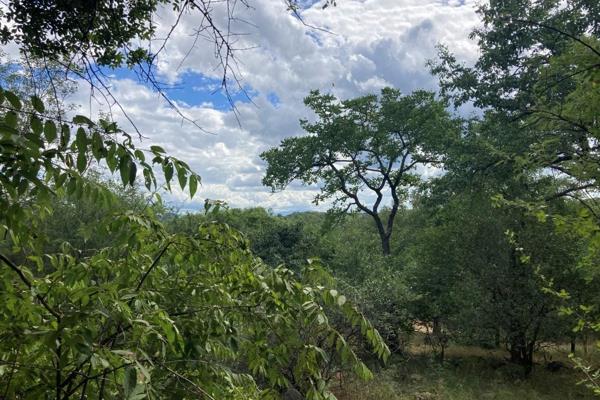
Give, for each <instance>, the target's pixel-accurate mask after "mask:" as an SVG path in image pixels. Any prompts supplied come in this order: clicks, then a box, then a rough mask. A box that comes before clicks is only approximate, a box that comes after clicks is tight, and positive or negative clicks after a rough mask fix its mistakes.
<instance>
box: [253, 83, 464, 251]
mask: <svg viewBox="0 0 600 400" xmlns="http://www.w3.org/2000/svg"><path fill="white" fill-rule="evenodd" d="M305 104H306V105H307V106H308V107H310V108H311V109H312V110H313V111H314V112H315V114H316V116H317V121H316V122H309V121H308V120H303V121H301V125H302V128H303V129H304V130H305V131H306V133H307V135H306V136H300V137H290V138H287V139H284V140H283V141H282V142H281V145H280V146H279V147H277V148H273V149H271V150H268V151H266V152H264V153H262V154H261V157H262V158H263V159H264V160H265V161H266V162H267V171H266V174H265V177H264V179H263V183H264V184H265V185H267V186H270V187H271V188H272V189H273V190H277V189H283V188H285V187H286V186H287V185H288V184H289V183H290V182H292V181H294V180H299V181H302V182H303V183H305V184H320V185H321V193H320V194H319V195H317V196H316V197H315V202H316V203H319V202H322V201H326V200H330V199H331V200H332V204H333V208H332V211H333V212H341V213H345V212H348V211H352V210H358V211H361V212H365V213H367V214H368V215H370V216H371V217H372V218H373V220H374V221H375V224H376V227H377V231H378V233H379V236H380V239H381V245H382V249H383V252H384V254H389V253H390V237H391V235H392V230H393V226H394V219H395V217H396V214H397V212H398V209H399V208H400V207H401V206H402V205H403V202H405V201H406V199H407V195H408V193H409V191H410V189H411V188H414V187H415V186H416V185H418V184H419V182H420V181H421V179H422V178H421V176H422V173H423V172H424V170H425V169H426V168H431V167H440V166H441V164H442V161H443V158H442V152H441V150H442V149H443V148H444V146H447V145H449V144H450V143H452V140H453V138H454V137H456V135H457V134H458V131H459V128H460V121H458V120H456V119H453V118H452V117H451V116H450V114H449V113H448V112H447V111H446V109H445V107H446V104H445V103H444V102H443V101H441V100H436V99H435V96H434V94H433V93H431V92H426V91H418V92H414V93H412V94H410V95H404V96H403V95H401V93H400V92H399V91H398V90H395V89H391V88H387V89H383V90H382V92H381V95H380V96H375V95H369V96H364V97H359V98H356V99H350V100H339V99H337V98H335V97H334V96H333V95H329V94H321V93H319V92H318V91H315V92H312V93H311V94H310V96H308V97H307V98H306V99H305ZM388 201H389V202H390V204H387V202H388ZM388 205H389V212H387V214H386V215H385V216H384V215H382V213H381V210H382V209H383V207H385V206H388Z"/></svg>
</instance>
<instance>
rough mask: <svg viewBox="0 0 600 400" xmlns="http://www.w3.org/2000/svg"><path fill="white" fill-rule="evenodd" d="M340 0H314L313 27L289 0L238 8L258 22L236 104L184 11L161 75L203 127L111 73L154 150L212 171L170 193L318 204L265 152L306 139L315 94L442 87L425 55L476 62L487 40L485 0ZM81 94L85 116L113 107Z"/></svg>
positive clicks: (288, 208)
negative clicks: (481, 18)
mask: <svg viewBox="0 0 600 400" xmlns="http://www.w3.org/2000/svg"><path fill="white" fill-rule="evenodd" d="M215 4H217V3H215ZM337 4H338V5H337V7H328V8H326V9H322V7H321V2H318V1H317V2H315V1H312V0H308V1H304V2H303V6H304V9H303V11H302V16H303V19H304V22H305V23H306V25H305V24H303V23H301V22H300V21H299V20H298V19H297V18H295V17H293V16H291V15H290V14H289V13H288V12H287V11H286V8H285V4H284V1H283V0H251V5H252V8H247V9H246V8H239V9H238V11H237V12H238V13H239V15H238V16H239V17H240V20H242V19H243V20H245V21H248V23H238V24H237V25H236V24H234V25H233V27H232V29H233V30H234V32H236V33H243V35H241V36H239V37H238V39H237V42H236V46H237V47H239V48H246V49H247V50H243V51H239V52H238V53H236V59H237V64H236V67H235V69H234V70H233V72H234V73H235V74H236V76H237V77H238V78H239V84H240V86H241V87H243V88H244V89H245V93H243V92H241V91H239V90H238V87H236V85H235V82H233V81H232V82H231V84H230V86H229V87H230V89H231V93H232V98H233V101H234V104H235V110H232V107H231V104H230V103H229V101H228V99H227V97H226V96H225V95H224V93H223V91H222V90H220V82H221V78H222V72H223V71H222V70H221V69H220V68H219V63H218V60H217V59H215V53H214V47H213V46H211V43H210V42H208V41H201V42H200V44H198V42H197V41H194V35H193V32H194V30H195V29H196V28H197V24H198V23H199V22H198V20H197V17H195V16H194V15H193V14H190V15H186V16H184V18H183V19H182V21H181V22H180V24H179V25H178V27H177V29H176V30H175V31H174V32H173V34H172V35H171V38H170V41H169V42H168V43H167V45H166V47H165V49H164V51H163V52H162V53H161V54H160V57H159V58H158V64H157V69H156V75H157V77H158V78H159V80H160V81H161V82H164V83H165V87H166V88H167V89H166V90H165V93H166V94H167V95H168V96H169V98H170V99H171V100H172V101H174V102H175V103H176V104H177V107H178V109H179V111H180V113H181V114H183V115H185V116H186V118H189V119H192V120H194V121H196V123H197V124H198V125H200V126H201V127H202V128H203V129H204V131H203V130H200V129H198V128H196V127H194V126H193V125H192V124H189V123H187V122H185V121H184V120H182V118H181V115H180V114H178V113H177V112H175V111H174V110H173V109H172V108H171V107H169V105H168V104H166V102H165V101H164V100H162V99H161V98H160V96H158V94H157V93H156V92H155V91H154V90H152V88H151V87H148V86H147V85H145V84H144V83H142V82H140V81H139V80H138V79H137V76H136V75H135V74H133V73H132V72H130V71H127V70H122V69H120V70H116V71H109V73H110V74H111V76H112V78H111V87H112V92H113V94H114V95H115V97H116V98H117V99H118V100H119V102H120V103H121V105H122V106H123V108H124V109H125V111H126V112H127V114H128V116H129V117H130V118H132V119H133V120H134V121H135V123H136V126H137V127H138V129H140V131H141V132H142V133H143V135H144V136H145V137H146V139H144V143H143V145H150V144H159V145H162V146H163V147H165V148H166V149H167V150H168V151H169V152H171V153H172V154H173V155H175V156H177V157H180V158H181V159H183V160H184V161H186V162H188V163H189V164H190V165H191V166H192V168H194V169H195V170H196V171H197V172H198V173H199V174H200V175H201V176H202V178H203V181H202V186H201V188H200V189H199V194H198V195H197V199H194V200H190V199H188V198H187V197H186V196H185V195H184V194H183V193H179V192H174V193H173V194H171V195H169V196H167V198H168V199H169V200H170V201H172V202H173V203H174V204H176V205H178V206H179V207H181V208H185V209H196V208H202V206H203V203H204V199H205V198H210V199H219V200H224V201H226V202H227V203H229V204H230V205H231V206H233V207H252V206H262V207H266V208H270V209H272V210H274V211H276V212H284V213H287V212H293V211H297V210H306V209H315V207H314V205H312V203H311V200H312V198H313V197H314V195H315V194H316V192H317V190H318V188H317V187H316V186H313V187H304V186H302V185H300V184H293V185H291V186H290V188H289V189H288V190H286V191H284V192H282V193H275V194H273V193H271V192H270V190H269V189H268V188H265V187H263V186H262V185H261V179H262V176H263V175H264V169H265V166H264V165H263V163H262V161H261V160H260V158H259V154H260V153H261V152H262V151H264V150H266V149H268V148H270V147H272V146H276V145H277V144H278V143H279V142H280V141H281V139H283V138H284V137H287V136H292V135H300V134H302V130H301V129H300V127H299V124H298V120H299V119H300V118H307V117H308V118H310V117H311V115H310V113H309V111H308V110H307V109H306V108H305V107H304V104H303V98H304V97H305V96H306V95H307V94H308V93H309V91H310V90H312V89H319V90H321V91H323V92H331V93H333V94H335V95H337V96H339V97H341V98H349V97H355V96H359V95H364V94H367V93H375V92H378V91H379V90H380V89H381V88H382V87H385V86H394V87H397V88H400V89H401V90H402V91H404V92H410V91H412V90H414V89H417V88H426V89H435V88H436V81H435V79H434V78H433V77H431V76H430V75H429V73H428V71H427V68H426V67H425V62H426V60H427V59H429V58H432V57H435V52H436V50H435V46H436V45H438V44H445V45H447V46H448V47H449V48H450V49H451V50H452V51H453V52H455V53H456V55H457V57H458V58H459V59H463V60H465V61H466V62H467V63H468V62H471V61H473V60H474V59H475V57H476V44H475V43H473V42H472V41H470V40H469V39H468V34H469V32H470V31H471V30H472V29H473V28H474V27H475V26H476V25H477V24H478V19H477V16H476V14H475V12H474V8H475V2H474V0H339V1H338V2H337ZM215 7H216V8H215V14H214V15H215V18H216V21H222V22H224V21H225V18H224V15H225V14H224V10H220V9H219V8H218V7H219V6H218V5H216V6H215ZM159 17H160V18H158V23H159V30H158V34H157V36H158V37H164V36H166V32H167V31H168V30H169V29H170V25H171V24H172V22H173V21H174V18H175V15H173V14H172V13H170V11H169V10H165V11H164V12H162V13H161V15H160V16H159ZM218 23H219V22H218ZM307 25H310V26H313V27H324V28H327V30H329V32H324V31H321V30H318V29H313V28H311V27H310V26H307ZM161 35H163V36H161ZM248 97H249V98H250V99H251V100H252V101H250V100H249V99H248ZM75 101H76V102H79V103H80V104H81V105H82V106H81V109H82V111H84V112H90V113H96V112H98V111H100V110H103V111H106V108H107V107H108V105H107V104H102V103H95V104H92V105H91V108H92V109H91V110H90V109H89V108H90V101H89V88H87V87H85V85H82V87H81V88H80V90H79V92H78V93H77V95H76V96H75ZM118 114H119V113H118V111H117V112H116V113H115V115H116V116H117V117H118V118H120V119H121V120H122V125H123V126H124V127H125V128H127V125H128V123H127V121H126V120H125V118H123V117H122V116H121V117H119V115H118ZM207 132H210V133H207ZM423 172H424V173H428V172H427V171H423ZM326 206H327V205H326V204H325V205H323V206H322V207H321V208H320V209H324V208H326Z"/></svg>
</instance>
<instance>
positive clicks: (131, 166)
mask: <svg viewBox="0 0 600 400" xmlns="http://www.w3.org/2000/svg"><path fill="white" fill-rule="evenodd" d="M136 175H137V165H136V164H135V162H133V160H132V159H129V184H130V185H131V186H133V184H134V183H135V177H136Z"/></svg>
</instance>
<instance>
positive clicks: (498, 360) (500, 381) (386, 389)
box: [333, 344, 596, 400]
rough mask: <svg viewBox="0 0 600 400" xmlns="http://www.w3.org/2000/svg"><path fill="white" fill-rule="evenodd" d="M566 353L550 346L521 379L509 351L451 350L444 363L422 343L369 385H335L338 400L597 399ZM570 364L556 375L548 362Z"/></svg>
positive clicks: (393, 360)
mask: <svg viewBox="0 0 600 400" xmlns="http://www.w3.org/2000/svg"><path fill="white" fill-rule="evenodd" d="M567 354H568V351H567V349H566V348H563V347H558V346H555V347H552V348H547V349H546V350H545V351H544V352H540V354H538V358H537V359H536V366H535V369H534V371H533V373H532V374H531V375H530V376H529V377H528V378H527V379H525V378H523V376H522V369H521V368H520V367H517V366H514V365H511V364H508V363H506V362H505V361H504V358H505V357H506V353H505V352H503V351H501V350H486V349H481V348H478V347H466V346H452V347H450V348H449V349H448V351H447V357H446V361H445V362H444V364H443V365H442V364H440V363H439V361H437V360H434V359H433V357H432V356H431V352H430V351H429V350H428V349H427V348H426V347H425V346H423V345H420V344H416V345H413V346H412V347H411V349H410V351H409V353H408V354H407V355H406V356H404V357H399V356H397V357H395V358H392V359H391V360H390V362H389V363H388V366H387V367H385V368H382V369H380V370H379V371H376V372H375V378H374V379H373V380H371V381H369V382H366V383H365V382H357V381H350V382H348V381H344V380H343V379H338V380H336V381H335V382H334V383H333V391H334V393H335V394H336V396H337V398H338V399H339V400H471V399H473V400H534V399H535V400H537V399H543V400H571V399H578V400H587V399H590V400H591V399H595V398H596V397H594V396H593V395H592V393H591V391H590V390H589V389H587V388H586V387H585V386H583V385H578V384H577V383H578V382H579V380H580V379H581V375H580V373H579V372H578V371H576V370H574V369H573V368H571V367H570V365H571V364H570V363H569V361H568V358H567ZM550 360H554V361H561V362H563V363H564V364H566V365H567V368H563V369H561V370H560V371H557V372H551V371H549V370H547V369H546V368H545V365H546V363H547V362H548V361H550Z"/></svg>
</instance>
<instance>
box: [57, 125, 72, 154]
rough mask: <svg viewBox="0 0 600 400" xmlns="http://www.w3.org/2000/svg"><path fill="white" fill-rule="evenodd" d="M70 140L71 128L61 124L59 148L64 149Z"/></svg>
mask: <svg viewBox="0 0 600 400" xmlns="http://www.w3.org/2000/svg"><path fill="white" fill-rule="evenodd" d="M70 140H71V128H70V127H69V125H67V124H63V126H62V128H61V131H60V147H62V148H64V147H67V146H68V145H69V141H70Z"/></svg>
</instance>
